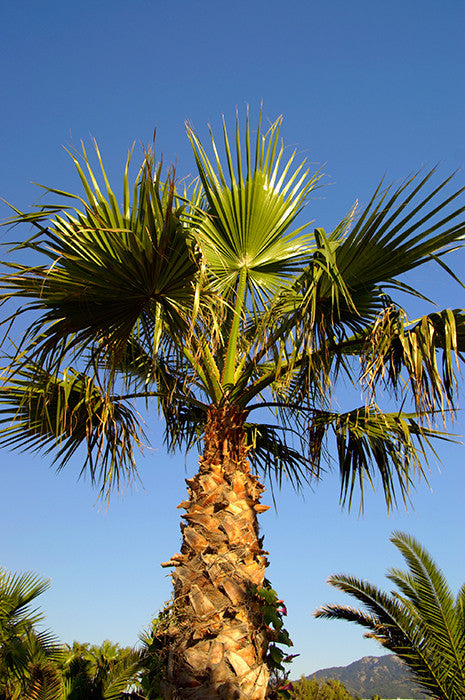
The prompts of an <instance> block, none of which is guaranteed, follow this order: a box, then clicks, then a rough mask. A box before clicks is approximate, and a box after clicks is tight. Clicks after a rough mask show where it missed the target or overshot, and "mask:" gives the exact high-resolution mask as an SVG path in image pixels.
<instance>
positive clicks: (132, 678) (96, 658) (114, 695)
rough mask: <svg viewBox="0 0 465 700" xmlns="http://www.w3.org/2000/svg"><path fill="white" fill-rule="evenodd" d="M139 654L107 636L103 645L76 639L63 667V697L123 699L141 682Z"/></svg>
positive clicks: (77, 699)
mask: <svg viewBox="0 0 465 700" xmlns="http://www.w3.org/2000/svg"><path fill="white" fill-rule="evenodd" d="M139 664H140V654H139V652H137V651H134V650H133V649H131V648H130V647H125V648H121V647H120V646H119V645H118V644H114V643H113V642H110V640H108V639H106V640H105V641H104V642H103V643H102V644H101V645H100V646H96V645H89V644H80V643H78V642H74V643H73V645H72V647H68V650H67V653H66V656H65V658H64V660H63V664H62V667H61V671H62V675H63V681H64V685H65V695H64V698H63V700H121V699H122V698H123V697H124V695H123V694H124V693H126V692H127V691H128V690H129V689H130V688H131V686H133V685H138V681H139Z"/></svg>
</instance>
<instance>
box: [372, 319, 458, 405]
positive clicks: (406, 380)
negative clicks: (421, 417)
mask: <svg viewBox="0 0 465 700" xmlns="http://www.w3.org/2000/svg"><path fill="white" fill-rule="evenodd" d="M464 350H465V315H464V313H463V311H462V310H461V309H453V310H452V309H445V310H443V311H439V312H434V313H432V314H428V315H425V316H423V317H422V318H420V319H419V320H417V321H414V322H409V321H408V320H407V317H406V314H405V313H404V312H403V311H402V310H400V309H397V308H395V307H393V306H389V307H388V308H386V309H385V311H384V312H383V314H381V315H380V316H379V318H378V319H377V320H376V322H375V324H374V325H373V328H372V331H371V332H370V333H369V334H367V338H366V344H365V347H364V349H363V351H362V361H363V364H364V381H366V383H367V384H368V385H369V387H371V388H372V389H374V388H375V387H376V384H377V383H378V382H379V381H380V380H384V382H385V383H386V384H388V385H390V386H392V387H394V389H396V388H397V387H398V386H399V385H400V386H401V387H402V388H403V389H405V387H406V385H409V386H410V389H411V395H412V396H413V398H414V401H415V404H416V409H417V411H419V412H425V411H427V412H430V413H431V412H433V411H435V410H439V411H441V412H442V413H444V412H445V410H447V409H450V408H452V407H453V405H454V397H455V396H456V394H457V390H458V380H457V373H458V372H459V371H460V368H459V359H460V357H461V354H462V353H463V351H464ZM438 351H441V352H442V361H439V358H438V354H439V353H438ZM402 371H404V373H405V375H404V376H403V375H402Z"/></svg>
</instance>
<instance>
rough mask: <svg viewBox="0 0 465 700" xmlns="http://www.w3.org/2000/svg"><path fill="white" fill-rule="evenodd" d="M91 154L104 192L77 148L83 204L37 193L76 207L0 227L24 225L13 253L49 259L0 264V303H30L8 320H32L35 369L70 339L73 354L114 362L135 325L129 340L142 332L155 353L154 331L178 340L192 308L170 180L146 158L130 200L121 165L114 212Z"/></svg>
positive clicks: (184, 242) (190, 270) (192, 260)
mask: <svg viewBox="0 0 465 700" xmlns="http://www.w3.org/2000/svg"><path fill="white" fill-rule="evenodd" d="M96 150H97V156H98V159H99V162H100V166H101V173H102V175H103V178H104V180H105V183H106V191H105V192H103V193H102V191H101V190H100V188H99V186H98V183H97V177H96V175H94V173H93V171H92V169H91V166H90V163H89V160H88V158H87V154H86V152H85V149H84V147H83V159H84V163H85V164H86V166H87V169H88V173H89V174H88V176H87V177H86V175H85V174H84V172H83V170H82V168H81V166H80V163H79V161H78V160H77V158H76V157H74V156H73V160H74V163H75V166H76V168H77V170H78V173H79V175H80V178H81V181H82V184H83V187H84V190H85V193H86V199H83V198H81V197H79V196H77V195H73V194H69V193H66V192H62V191H59V190H54V189H51V188H46V189H47V191H48V192H51V193H55V194H58V195H59V196H61V197H63V198H64V199H65V200H66V199H68V200H71V201H72V202H73V201H74V202H75V201H77V203H78V206H79V208H75V209H73V210H71V211H69V209H68V207H67V206H63V213H62V215H60V214H59V213H58V210H57V207H51V208H49V209H43V208H41V209H40V210H39V211H38V212H35V213H34V212H33V213H29V214H28V213H22V212H19V213H18V214H17V215H16V216H15V217H13V218H12V219H10V220H9V221H8V222H6V223H10V224H18V223H26V222H32V223H34V224H35V225H36V226H37V227H38V228H39V233H38V234H36V235H35V236H33V237H32V238H30V239H28V240H27V241H26V242H24V243H22V245H21V250H22V251H24V249H25V248H28V249H30V250H31V251H33V252H34V253H38V254H40V255H41V256H42V257H45V258H46V259H50V260H51V263H50V264H49V265H41V266H30V267H29V266H25V265H22V264H17V263H7V265H8V267H9V268H10V270H11V272H10V274H7V275H4V276H3V277H2V279H1V281H0V285H1V287H2V289H3V290H4V291H3V294H2V296H1V298H2V300H3V301H5V300H7V299H16V300H19V301H22V300H27V299H32V301H30V302H27V303H25V304H24V305H23V306H22V307H21V308H20V310H19V311H18V314H20V315H22V314H24V313H26V312H28V311H31V310H33V311H35V312H38V313H39V314H40V316H39V318H38V319H37V320H36V321H35V323H34V324H33V325H32V326H31V328H30V330H29V337H31V336H32V337H33V338H38V337H40V338H41V341H40V343H38V344H37V347H36V348H35V354H36V356H37V357H39V362H40V364H44V355H45V356H47V355H53V354H54V352H55V348H56V347H58V346H60V344H61V342H62V341H63V339H64V338H68V337H69V336H70V335H74V340H73V348H74V349H75V350H76V349H77V348H79V347H80V346H84V347H86V348H89V346H90V347H92V348H93V349H94V352H97V349H98V352H99V353H100V354H104V355H105V356H106V357H107V358H108V357H111V356H112V354H113V355H116V356H118V355H119V354H120V353H121V351H123V350H124V347H125V344H126V342H127V340H128V338H129V337H130V336H131V334H132V333H133V331H134V328H135V326H136V324H137V323H138V322H139V333H144V332H145V333H146V334H147V333H149V336H150V337H149V338H148V341H149V342H150V345H151V346H152V348H153V349H154V351H155V352H156V349H157V345H158V343H159V341H160V337H161V334H162V332H163V329H164V328H165V329H166V328H167V327H168V328H170V329H171V330H172V332H173V333H176V332H178V331H179V330H180V329H182V330H183V331H185V329H186V325H187V326H188V325H189V322H190V321H191V318H192V313H193V308H194V307H195V305H196V302H195V299H196V295H197V296H198V291H197V290H196V280H197V276H198V271H199V264H198V262H197V259H196V254H195V251H194V250H193V247H192V244H191V243H190V242H189V241H188V236H187V232H186V229H185V226H184V224H183V223H182V221H181V219H182V207H180V208H177V209H176V208H175V207H174V198H175V188H174V172H169V173H168V175H167V178H166V180H165V181H164V182H162V181H161V179H160V178H161V166H155V165H154V162H153V156H152V154H151V152H150V151H148V152H147V153H146V156H145V159H144V161H143V163H142V167H141V169H140V171H139V174H138V176H137V177H136V180H135V183H134V194H133V196H132V199H130V197H129V184H128V169H129V161H130V157H128V161H127V163H126V169H125V175H124V197H123V206H122V209H120V207H119V206H118V204H117V202H116V198H115V195H114V194H113V191H112V190H111V188H110V185H109V183H108V179H107V176H106V173H105V170H104V168H103V164H102V161H101V158H100V154H99V152H98V149H97V147H96ZM197 257H198V256H197ZM198 304H199V301H197V306H198ZM149 319H150V320H149ZM152 319H153V320H152ZM39 350H40V352H39Z"/></svg>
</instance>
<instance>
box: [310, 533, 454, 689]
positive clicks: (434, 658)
mask: <svg viewBox="0 0 465 700" xmlns="http://www.w3.org/2000/svg"><path fill="white" fill-rule="evenodd" d="M391 541H392V542H393V543H394V544H395V545H396V547H397V548H398V549H399V550H400V552H401V554H402V555H403V557H404V559H405V561H406V563H407V565H408V571H403V570H400V569H396V568H394V569H389V571H388V574H387V577H388V579H389V580H390V581H391V582H392V583H394V584H395V585H396V586H397V590H394V591H392V593H391V594H388V593H386V592H384V591H382V590H380V589H378V588H377V587H376V586H373V585H372V584H370V583H369V582H367V581H365V580H361V579H356V578H354V577H353V576H348V575H344V574H338V575H335V576H331V577H330V578H329V583H330V584H331V585H333V586H335V587H336V588H338V589H340V590H341V591H343V592H345V593H348V594H349V595H353V596H354V597H355V598H356V599H357V600H358V601H360V602H361V603H362V604H363V605H364V606H365V608H366V611H363V610H356V609H354V608H350V607H348V606H341V605H326V606H323V607H321V608H319V609H318V610H317V611H316V613H315V615H316V617H323V618H328V619H339V620H347V621H350V622H357V623H358V624H360V625H362V626H363V627H365V628H366V629H368V632H367V633H366V635H365V636H366V637H370V638H372V639H375V640H376V641H378V642H380V644H382V645H383V646H384V647H386V648H387V649H389V650H390V651H392V652H394V653H395V654H397V655H398V656H399V657H400V658H401V659H402V660H403V661H405V663H406V664H407V666H408V667H409V669H410V671H411V672H412V674H413V677H414V679H415V681H416V682H417V683H418V684H419V686H420V687H421V688H423V689H424V690H425V691H426V692H427V693H429V694H430V695H432V696H434V697H440V698H442V699H443V700H462V698H463V688H464V687H465V615H464V609H465V585H464V586H462V588H461V589H460V591H459V593H458V595H457V596H456V597H454V596H453V594H452V592H451V590H450V588H449V586H448V585H447V582H446V579H445V577H444V574H443V573H442V571H441V570H440V569H439V568H438V566H437V565H436V564H435V562H434V561H433V559H432V558H431V556H430V555H429V554H428V552H427V551H426V550H425V549H424V548H423V547H421V545H420V544H419V543H418V542H417V541H416V540H415V539H413V538H412V537H410V536H409V535H406V534H404V533H401V532H398V533H394V535H393V536H392V538H391Z"/></svg>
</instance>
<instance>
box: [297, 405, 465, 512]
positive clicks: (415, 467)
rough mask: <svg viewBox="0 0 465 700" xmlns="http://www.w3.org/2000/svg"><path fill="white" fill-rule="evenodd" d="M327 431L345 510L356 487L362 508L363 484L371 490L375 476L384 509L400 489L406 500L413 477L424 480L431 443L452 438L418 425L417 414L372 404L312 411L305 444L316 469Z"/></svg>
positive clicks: (394, 501) (389, 505)
mask: <svg viewBox="0 0 465 700" xmlns="http://www.w3.org/2000/svg"><path fill="white" fill-rule="evenodd" d="M328 430H331V431H332V432H333V433H334V435H335V437H336V443H337V463H338V467H339V475H340V479H341V503H342V504H347V505H348V506H349V508H350V506H351V504H352V500H353V497H354V495H355V493H356V490H358V492H359V493H360V508H361V509H363V497H364V492H365V488H366V486H370V487H372V488H375V487H376V481H377V480H380V481H381V487H382V489H383V493H384V498H385V501H386V506H387V508H388V510H389V509H390V508H392V507H393V506H395V505H396V502H397V495H398V494H399V493H400V495H401V497H402V500H403V501H404V503H405V502H407V500H408V497H409V493H410V490H411V487H412V486H413V483H414V480H415V477H419V476H420V477H423V478H426V474H425V468H424V465H425V464H426V465H427V464H428V454H429V453H432V454H435V451H434V448H433V445H432V441H433V440H434V439H436V440H437V439H440V440H450V439H451V436H450V435H449V434H448V433H443V432H441V431H438V430H433V429H431V428H426V427H425V426H422V425H421V424H420V423H419V422H418V415H416V414H405V413H401V412H399V413H389V412H383V411H381V410H380V409H379V408H378V406H376V405H375V404H372V405H369V406H363V407H360V408H357V409H354V410H352V411H349V412H347V413H341V414H338V413H332V412H328V411H316V410H315V411H314V413H313V417H312V421H311V423H310V442H311V444H312V445H313V459H314V468H315V470H316V473H318V469H319V464H320V452H321V446H322V442H323V438H324V436H325V434H326V433H327V431H328Z"/></svg>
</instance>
